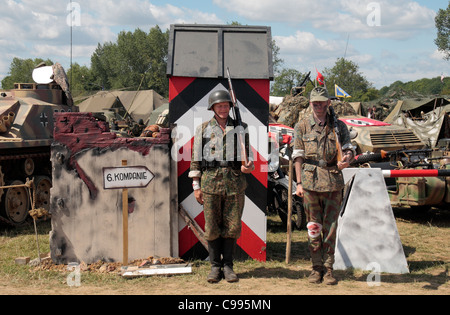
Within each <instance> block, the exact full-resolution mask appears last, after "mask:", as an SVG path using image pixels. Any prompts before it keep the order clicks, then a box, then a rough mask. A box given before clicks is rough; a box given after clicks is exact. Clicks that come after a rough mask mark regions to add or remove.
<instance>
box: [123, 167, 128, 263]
mask: <svg viewBox="0 0 450 315" xmlns="http://www.w3.org/2000/svg"><path fill="white" fill-rule="evenodd" d="M122 166H127V160H122ZM122 225H123V259H122V265H124V266H126V265H128V188H124V189H123V190H122Z"/></svg>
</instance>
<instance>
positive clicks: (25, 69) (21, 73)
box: [2, 57, 53, 89]
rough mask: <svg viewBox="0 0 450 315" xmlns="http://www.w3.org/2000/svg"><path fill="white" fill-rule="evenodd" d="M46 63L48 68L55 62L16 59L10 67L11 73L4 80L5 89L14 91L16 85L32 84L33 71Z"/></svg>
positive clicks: (39, 59) (38, 59) (3, 86)
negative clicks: (42, 63)
mask: <svg viewBox="0 0 450 315" xmlns="http://www.w3.org/2000/svg"><path fill="white" fill-rule="evenodd" d="M41 62H45V64H46V65H47V66H51V65H53V61H51V60H49V59H47V60H44V59H41V58H36V59H34V60H33V59H20V58H17V57H14V58H13V60H12V62H11V65H10V66H9V72H8V75H7V76H6V77H4V78H3V80H2V88H3V89H13V88H14V83H31V82H34V81H33V76H32V75H33V70H34V68H36V66H37V65H38V64H40V63H41Z"/></svg>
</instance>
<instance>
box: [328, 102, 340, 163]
mask: <svg viewBox="0 0 450 315" xmlns="http://www.w3.org/2000/svg"><path fill="white" fill-rule="evenodd" d="M329 108H330V115H331V119H333V133H334V135H335V136H336V151H337V162H340V161H342V146H341V141H340V135H341V134H340V132H339V127H338V119H337V116H336V113H335V112H334V108H333V106H329Z"/></svg>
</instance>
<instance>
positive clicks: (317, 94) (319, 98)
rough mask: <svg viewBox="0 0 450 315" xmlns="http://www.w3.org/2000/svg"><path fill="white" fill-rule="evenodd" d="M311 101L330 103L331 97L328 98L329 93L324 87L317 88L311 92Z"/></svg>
mask: <svg viewBox="0 0 450 315" xmlns="http://www.w3.org/2000/svg"><path fill="white" fill-rule="evenodd" d="M309 100H310V101H311V102H324V101H328V100H329V97H328V91H327V89H326V88H324V87H321V86H319V87H316V88H314V89H313V90H312V91H311V94H310V97H309Z"/></svg>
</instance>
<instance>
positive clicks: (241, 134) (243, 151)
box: [227, 67, 248, 166]
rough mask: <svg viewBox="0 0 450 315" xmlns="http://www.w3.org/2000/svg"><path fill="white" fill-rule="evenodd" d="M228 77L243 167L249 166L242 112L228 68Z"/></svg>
mask: <svg viewBox="0 0 450 315" xmlns="http://www.w3.org/2000/svg"><path fill="white" fill-rule="evenodd" d="M227 76H228V85H229V92H230V96H231V101H232V103H233V114H234V119H235V121H236V123H237V127H238V132H237V136H238V144H239V147H240V149H241V159H242V165H244V166H245V165H247V163H248V158H247V149H246V148H245V133H244V126H243V124H242V118H241V112H240V110H239V106H238V103H237V99H236V94H235V93H234V89H233V84H232V82H231V75H230V69H229V68H228V67H227Z"/></svg>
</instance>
